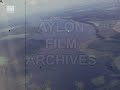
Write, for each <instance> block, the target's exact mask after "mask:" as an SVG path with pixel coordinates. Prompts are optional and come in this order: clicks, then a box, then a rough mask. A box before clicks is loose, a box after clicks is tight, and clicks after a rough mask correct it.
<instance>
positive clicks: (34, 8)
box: [0, 0, 110, 20]
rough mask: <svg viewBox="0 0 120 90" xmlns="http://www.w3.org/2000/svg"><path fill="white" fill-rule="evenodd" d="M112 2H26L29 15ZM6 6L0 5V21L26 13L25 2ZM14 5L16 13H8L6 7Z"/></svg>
mask: <svg viewBox="0 0 120 90" xmlns="http://www.w3.org/2000/svg"><path fill="white" fill-rule="evenodd" d="M106 1H110V0H26V5H27V13H33V12H41V13H42V12H48V11H55V10H60V9H66V8H68V7H74V6H80V7H82V6H84V5H89V4H92V3H96V2H97V3H99V2H106ZM3 2H4V4H2V3H0V20H2V19H4V18H5V17H6V16H7V15H11V16H15V17H16V16H22V15H24V11H25V0H3ZM7 5H14V6H15V13H13V14H8V13H6V6H7Z"/></svg>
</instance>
